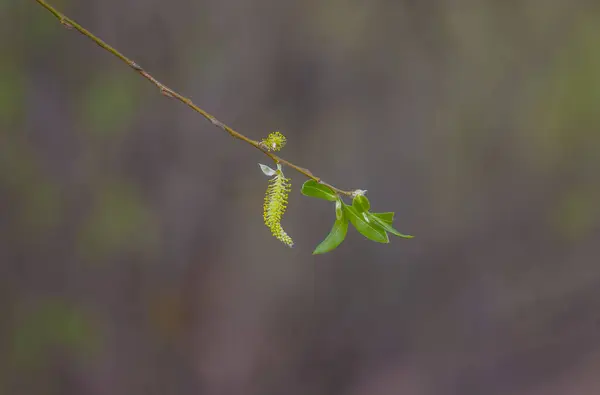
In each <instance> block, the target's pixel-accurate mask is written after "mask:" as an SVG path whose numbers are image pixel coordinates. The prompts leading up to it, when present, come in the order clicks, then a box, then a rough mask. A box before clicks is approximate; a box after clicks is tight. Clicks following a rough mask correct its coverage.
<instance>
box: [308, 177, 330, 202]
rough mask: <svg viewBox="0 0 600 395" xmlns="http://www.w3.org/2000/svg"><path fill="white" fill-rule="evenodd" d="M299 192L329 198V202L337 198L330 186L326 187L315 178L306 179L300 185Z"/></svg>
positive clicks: (319, 197)
mask: <svg viewBox="0 0 600 395" xmlns="http://www.w3.org/2000/svg"><path fill="white" fill-rule="evenodd" d="M301 192H302V194H303V195H304V196H310V197H314V198H318V199H325V200H329V201H330V202H335V201H336V200H337V195H336V194H335V193H334V192H333V191H332V190H331V188H329V187H326V186H325V185H323V184H319V183H318V182H316V181H315V180H308V181H306V182H305V183H304V184H303V185H302V190H301Z"/></svg>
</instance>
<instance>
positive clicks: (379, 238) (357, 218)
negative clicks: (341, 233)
mask: <svg viewBox="0 0 600 395" xmlns="http://www.w3.org/2000/svg"><path fill="white" fill-rule="evenodd" d="M344 212H345V213H346V216H347V217H348V219H349V220H350V222H352V225H354V227H355V228H356V230H358V232H359V233H360V234H362V235H363V236H365V237H366V238H367V239H369V240H373V241H376V242H378V243H389V242H390V239H389V237H388V235H387V233H386V232H385V230H384V229H383V227H382V226H381V225H380V224H379V223H378V222H376V221H367V220H366V219H365V218H364V217H363V216H362V214H359V213H358V212H357V211H356V209H355V208H354V207H352V206H348V205H345V204H344ZM367 218H369V217H367Z"/></svg>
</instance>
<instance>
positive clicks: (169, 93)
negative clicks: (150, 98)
mask: <svg viewBox="0 0 600 395" xmlns="http://www.w3.org/2000/svg"><path fill="white" fill-rule="evenodd" d="M159 89H160V93H161V94H163V95H164V96H167V97H173V94H172V93H171V92H170V91H169V90H168V89H167V88H165V87H164V86H161V87H160V88H159Z"/></svg>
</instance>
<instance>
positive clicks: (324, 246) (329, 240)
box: [313, 215, 348, 255]
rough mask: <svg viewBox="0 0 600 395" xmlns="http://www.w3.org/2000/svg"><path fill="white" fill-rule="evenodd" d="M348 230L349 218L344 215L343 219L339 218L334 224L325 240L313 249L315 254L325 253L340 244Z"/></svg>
mask: <svg viewBox="0 0 600 395" xmlns="http://www.w3.org/2000/svg"><path fill="white" fill-rule="evenodd" d="M347 232H348V219H347V218H345V217H344V216H343V215H342V218H341V219H337V220H336V221H335V223H334V224H333V228H332V229H331V232H329V234H328V235H327V237H326V238H325V240H323V241H322V242H321V244H319V245H318V246H317V248H315V250H314V251H313V255H316V254H324V253H326V252H329V251H331V250H333V249H335V248H337V246H339V245H340V244H342V241H344V239H345V238H346V233H347Z"/></svg>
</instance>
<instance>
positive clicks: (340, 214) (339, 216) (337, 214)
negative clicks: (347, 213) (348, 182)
mask: <svg viewBox="0 0 600 395" xmlns="http://www.w3.org/2000/svg"><path fill="white" fill-rule="evenodd" d="M342 204H343V203H342V200H341V199H338V200H336V201H335V219H337V220H340V219H342V217H343V216H344V211H343V210H342Z"/></svg>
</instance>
